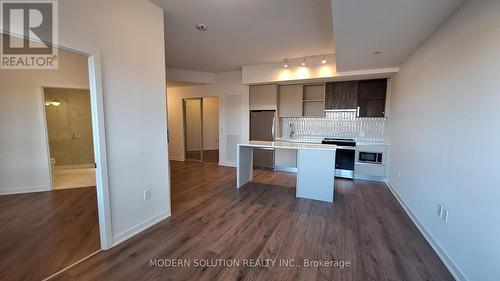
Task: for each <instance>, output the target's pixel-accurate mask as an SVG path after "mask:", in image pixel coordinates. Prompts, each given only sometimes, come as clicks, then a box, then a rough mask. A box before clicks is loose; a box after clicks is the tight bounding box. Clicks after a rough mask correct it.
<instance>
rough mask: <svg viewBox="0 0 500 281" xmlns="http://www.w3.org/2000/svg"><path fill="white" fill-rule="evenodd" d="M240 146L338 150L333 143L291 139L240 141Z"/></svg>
mask: <svg viewBox="0 0 500 281" xmlns="http://www.w3.org/2000/svg"><path fill="white" fill-rule="evenodd" d="M238 146H248V147H262V148H284V149H306V150H328V151H332V150H337V146H336V145H331V144H320V143H306V142H290V141H249V142H244V143H239V144H238Z"/></svg>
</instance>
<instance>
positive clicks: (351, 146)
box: [321, 138, 356, 179]
mask: <svg viewBox="0 0 500 281" xmlns="http://www.w3.org/2000/svg"><path fill="white" fill-rule="evenodd" d="M321 143H322V144H332V145H336V146H337V152H336V155H335V176H336V177H339V178H348V179H354V160H355V155H356V141H354V139H339V138H324V139H323V141H322V142H321Z"/></svg>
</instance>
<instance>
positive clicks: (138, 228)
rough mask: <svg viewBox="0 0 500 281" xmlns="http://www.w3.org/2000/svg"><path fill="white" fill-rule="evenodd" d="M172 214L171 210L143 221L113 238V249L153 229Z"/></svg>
mask: <svg viewBox="0 0 500 281" xmlns="http://www.w3.org/2000/svg"><path fill="white" fill-rule="evenodd" d="M171 215H172V214H171V212H170V210H168V211H165V212H163V213H160V214H158V215H156V216H154V217H152V218H150V219H147V220H146V221H143V222H141V223H139V224H137V225H135V226H133V227H131V228H129V229H127V230H125V231H123V232H121V233H119V234H117V235H116V236H114V237H113V245H112V247H114V246H117V245H119V244H121V243H122V242H125V241H127V240H128V239H130V238H132V237H134V236H135V235H137V234H139V233H141V232H143V231H144V230H146V229H148V228H150V227H152V226H153V225H155V224H157V223H159V222H161V221H162V220H164V219H166V218H168V217H170V216H171Z"/></svg>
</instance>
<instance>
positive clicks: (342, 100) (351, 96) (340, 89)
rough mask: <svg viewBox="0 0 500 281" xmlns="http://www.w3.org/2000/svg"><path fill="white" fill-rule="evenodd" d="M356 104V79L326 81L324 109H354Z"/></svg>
mask: <svg viewBox="0 0 500 281" xmlns="http://www.w3.org/2000/svg"><path fill="white" fill-rule="evenodd" d="M357 106H358V81H346V82H329V83H326V98H325V109H355V108H356V107H357Z"/></svg>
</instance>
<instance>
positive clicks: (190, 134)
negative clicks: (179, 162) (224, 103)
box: [182, 97, 219, 164]
mask: <svg viewBox="0 0 500 281" xmlns="http://www.w3.org/2000/svg"><path fill="white" fill-rule="evenodd" d="M182 105H183V119H184V155H185V159H186V160H187V161H197V162H205V163H216V164H218V163H219V97H202V98H184V99H183V102H182Z"/></svg>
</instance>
